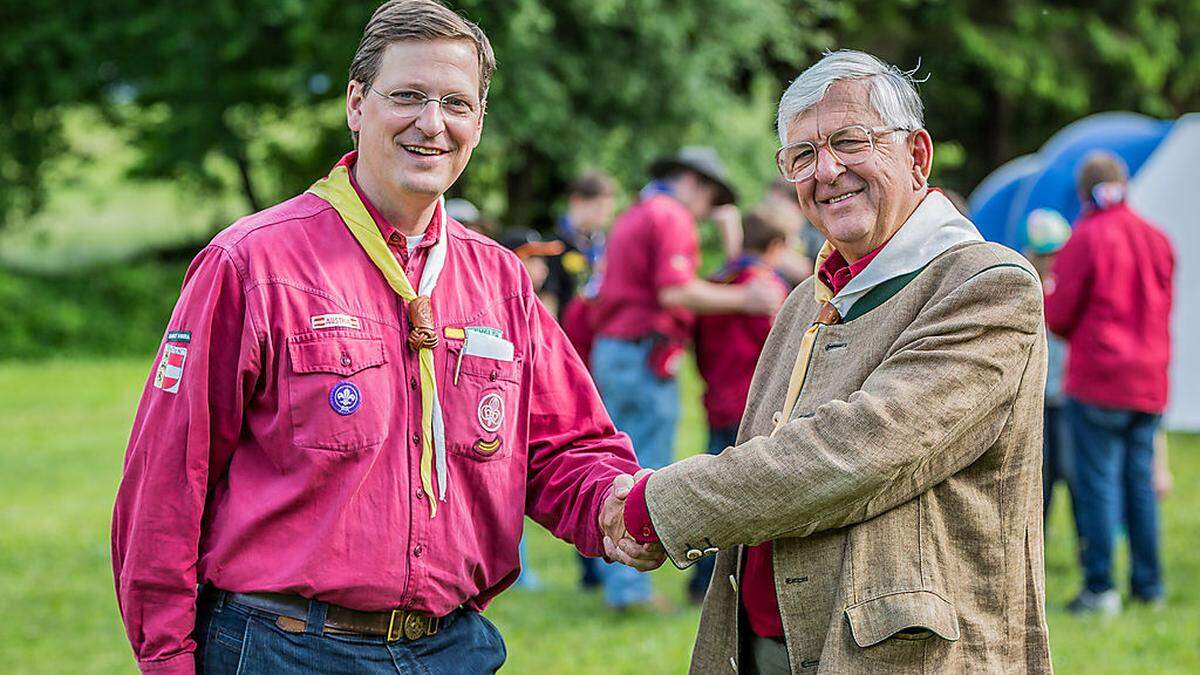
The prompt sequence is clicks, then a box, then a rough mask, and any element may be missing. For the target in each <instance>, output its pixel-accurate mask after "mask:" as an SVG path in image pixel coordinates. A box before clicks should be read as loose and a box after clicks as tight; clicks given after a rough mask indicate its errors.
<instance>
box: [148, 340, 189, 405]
mask: <svg viewBox="0 0 1200 675" xmlns="http://www.w3.org/2000/svg"><path fill="white" fill-rule="evenodd" d="M186 361H187V347H180V346H179V345H172V344H168V345H163V355H162V359H161V360H159V362H158V368H157V369H156V370H155V371H154V386H155V387H158V388H159V389H162V390H163V391H165V392H167V393H168V394H174V393H176V392H178V391H179V382H180V381H181V380H182V379H183V364H184V362H186Z"/></svg>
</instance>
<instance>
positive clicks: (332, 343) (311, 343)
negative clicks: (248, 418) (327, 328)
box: [288, 333, 387, 377]
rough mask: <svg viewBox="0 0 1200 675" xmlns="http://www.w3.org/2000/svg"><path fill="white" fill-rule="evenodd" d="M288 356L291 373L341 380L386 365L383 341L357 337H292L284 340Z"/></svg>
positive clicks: (304, 334) (313, 335) (314, 335)
mask: <svg viewBox="0 0 1200 675" xmlns="http://www.w3.org/2000/svg"><path fill="white" fill-rule="evenodd" d="M288 356H290V357H291V360H292V371H293V372H296V373H333V374H335V375H341V376H343V377H348V376H350V375H353V374H355V373H357V372H359V371H362V370H365V369H367V368H374V367H375V366H382V365H383V364H385V363H387V356H386V353H385V352H384V348H383V339H382V338H375V337H363V336H361V335H328V334H322V335H317V334H315V333H303V334H301V335H294V336H292V337H290V338H288Z"/></svg>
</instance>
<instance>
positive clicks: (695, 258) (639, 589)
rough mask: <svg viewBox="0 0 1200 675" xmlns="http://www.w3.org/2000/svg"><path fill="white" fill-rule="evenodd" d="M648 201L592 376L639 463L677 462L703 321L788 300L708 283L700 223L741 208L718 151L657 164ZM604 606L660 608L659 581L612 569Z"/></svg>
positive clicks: (771, 292)
mask: <svg viewBox="0 0 1200 675" xmlns="http://www.w3.org/2000/svg"><path fill="white" fill-rule="evenodd" d="M650 174H651V176H652V178H653V180H652V182H651V183H650V184H649V185H647V186H646V187H645V188H644V189H643V190H642V192H641V199H640V200H639V201H638V202H637V203H636V204H634V205H633V206H632V207H630V208H629V209H628V210H627V211H625V212H624V213H623V214H621V215H620V216H619V217H618V218H617V221H616V222H615V223H614V224H613V228H612V233H611V234H610V236H609V239H608V245H607V248H606V250H605V253H604V259H603V262H602V263H601V264H602V265H603V267H604V276H603V279H602V281H601V284H600V291H599V294H598V296H597V298H596V302H595V305H594V314H593V320H594V322H595V326H596V339H595V341H594V343H593V346H592V354H591V363H592V373H593V375H594V376H595V378H596V385H597V387H598V388H599V390H600V396H601V397H602V398H603V400H604V405H605V407H606V408H607V409H608V411H609V414H611V415H612V416H613V421H614V422H615V424H616V425H617V428H618V429H620V430H621V431H623V432H625V433H627V434H629V436H630V439H631V440H632V442H633V447H634V450H635V451H636V452H637V456H638V461H639V463H640V464H641V465H642V466H644V467H648V468H654V467H661V466H666V465H667V464H669V463H670V462H671V452H672V450H673V448H674V440H675V426H676V422H677V421H678V418H679V391H678V383H677V382H676V380H675V373H676V370H677V369H678V367H679V359H680V358H681V357H682V356H683V352H684V350H685V348H686V345H687V342H688V339H689V338H690V336H691V332H692V320H693V318H694V315H695V314H696V313H745V314H771V313H773V312H774V311H775V309H776V308H778V307H779V305H780V303H781V302H782V301H783V298H784V294H783V293H782V292H780V291H779V289H778V288H777V287H776V286H775V285H773V284H770V283H768V282H765V281H761V280H756V281H753V282H751V283H748V284H744V285H738V286H731V285H728V284H716V283H713V282H711V281H706V280H704V279H701V278H699V277H698V276H697V274H696V269H697V267H698V266H699V264H700V244H699V238H698V235H697V232H696V220H697V219H698V218H703V217H706V216H708V215H710V214H711V212H712V211H713V209H714V208H715V207H722V206H732V203H733V202H734V193H733V190H732V189H731V188H730V187H729V181H728V179H727V177H726V174H725V167H724V165H722V164H721V162H720V159H719V158H718V157H717V154H716V151H714V150H713V149H711V148H704V147H687V148H683V149H682V150H681V151H680V152H679V154H678V155H676V156H674V157H667V158H663V159H660V160H659V161H657V162H655V163H654V165H653V166H651V168H650ZM603 577H604V582H603V583H604V598H605V602H607V603H608V605H609V606H611V607H613V608H616V609H626V608H629V607H632V606H635V605H643V604H647V603H651V602H652V600H653V598H652V596H651V592H650V580H649V578H648V577H646V576H644V575H639V574H637V572H635V571H633V570H630V569H627V568H624V567H621V566H617V565H609V566H607V567H606V568H605V569H604V570H603Z"/></svg>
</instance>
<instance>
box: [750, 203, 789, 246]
mask: <svg viewBox="0 0 1200 675" xmlns="http://www.w3.org/2000/svg"><path fill="white" fill-rule="evenodd" d="M784 241H787V234H786V233H785V232H784V231H783V230H781V229H779V228H778V227H776V226H775V224H774V223H772V222H771V221H770V220H767V219H766V218H763V217H762V216H761V215H759V214H758V213H754V212H751V213H748V214H746V217H745V218H742V249H743V250H745V251H749V252H751V253H766V252H767V250H768V249H769V248H771V245H772V244H774V243H775V242H784Z"/></svg>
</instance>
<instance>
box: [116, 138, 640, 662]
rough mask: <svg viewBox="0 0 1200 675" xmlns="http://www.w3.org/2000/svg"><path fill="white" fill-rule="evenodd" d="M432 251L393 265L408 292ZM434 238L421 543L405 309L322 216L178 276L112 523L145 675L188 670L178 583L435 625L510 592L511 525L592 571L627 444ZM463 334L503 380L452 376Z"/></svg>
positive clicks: (566, 353)
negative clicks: (491, 337)
mask: <svg viewBox="0 0 1200 675" xmlns="http://www.w3.org/2000/svg"><path fill="white" fill-rule="evenodd" d="M342 161H343V162H344V163H347V164H349V163H352V162H353V161H354V155H353V153H352V154H351V155H348V156H347V157H346V158H344V159H343V160H342ZM369 208H371V210H372V211H373V213H374V214H375V215H376V218H377V219H378V212H377V211H374V210H373V207H369ZM380 225H381V229H383V230H384V231H385V232H386V231H387V230H386V227H384V225H383V224H382V223H380ZM436 234H437V233H436V231H433V232H430V233H427V237H426V240H425V241H423V242H422V243H421V244H420V245H418V246H417V247H416V249H415V250H414V251H412V252H409V253H411V254H410V255H408V256H407V261H406V262H405V267H406V271H407V273H408V274H409V277H410V279H411V280H412V281H413V283H414V285H416V283H417V281H418V279H419V277H420V268H421V266H422V265H423V264H424V259H425V255H424V254H423V253H422V250H423V249H426V248H427V244H429V243H432V241H433V239H434V237H435V236H436ZM444 236H447V237H449V241H448V252H447V260H446V266H445V268H444V270H443V271H442V274H441V277H440V279H439V282H438V284H437V287H436V289H435V291H434V292H433V306H434V313H435V321H436V329H437V331H438V334H439V337H440V340H439V343H438V346H437V347H436V348H435V349H434V361H435V376H436V377H437V380H438V390H439V394H440V396H441V401H442V405H443V408H444V412H445V428H446V446H447V455H448V464H449V481H448V484H449V490H448V494H447V497H446V500H445V501H444V502H441V503H440V504H439V508H438V512H437V516H436V517H435V518H432V519H431V518H430V516H429V505H428V503H427V502H426V500H428V499H431V498H432V497H433V496H432V495H429V494H426V493H425V491H424V490H423V489H422V488H421V479H420V472H419V469H418V466H419V458H420V454H421V436H420V430H421V424H420V414H421V405H420V383H419V375H418V373H419V366H418V361H417V355H416V353H415V352H413V351H412V350H410V349H409V348H408V346H407V344H406V339H407V334H408V319H407V312H406V307H405V303H404V302H402V301H401V300H400V298H399V297H398V296H397V295H396V294H395V292H394V291H392V289H391V288H390V287H389V286H388V284H387V282H386V281H385V280H384V278H383V275H382V274H380V272H379V270H378V269H377V268H376V267H375V266H374V265H373V264H372V263H371V262H370V260H369V259H368V258H367V256H366V255H365V254H364V252H363V251H362V249H361V248H360V246H359V245H358V243H357V242H356V241H355V239H354V237H353V236H352V235H351V234H350V232H349V231H348V230H347V229H346V227H345V225H344V224H343V223H342V221H341V219H340V218H339V217H338V215H337V213H336V211H334V210H333V208H332V207H330V206H329V204H327V203H326V202H325V201H323V200H321V199H319V198H317V197H315V196H313V195H310V194H303V195H300V196H298V197H295V198H293V199H291V200H289V201H287V202H284V203H282V204H280V205H277V206H275V207H272V208H270V209H267V210H266V211H263V212H260V213H256V214H254V215H251V216H249V217H247V218H244V219H242V220H241V221H239V222H238V223H236V224H235V225H233V226H232V227H231V228H229V229H227V230H225V231H224V232H222V233H221V234H219V235H217V237H216V238H215V239H214V240H213V242H212V243H211V244H210V245H209V246H208V247H206V248H205V249H204V250H203V251H201V252H200V254H199V255H198V256H197V257H196V259H195V261H194V262H193V263H192V266H191V268H190V269H189V270H188V273H187V276H186V278H185V280H184V285H183V291H182V293H181V295H180V298H179V302H178V304H177V305H176V308H175V311H174V313H173V315H172V317H171V320H170V323H169V324H168V326H167V335H166V338H165V340H164V344H163V347H162V348H161V350H160V353H159V359H158V361H156V367H155V368H154V370H153V371H152V372H151V374H150V378H149V380H148V382H147V384H146V388H145V391H144V393H143V395H142V400H141V403H140V405H139V407H138V411H137V417H136V419H135V421H134V426H133V431H132V435H131V439H130V443H129V448H128V451H127V454H126V459H125V472H124V477H123V480H122V483H121V487H120V489H119V491H118V494H117V500H116V507H115V510H114V514H113V533H112V557H113V568H114V574H115V578H116V589H117V599H118V601H119V605H120V609H121V614H122V616H123V618H124V621H125V624H126V628H127V631H128V633H129V636H130V640H131V642H132V643H133V647H134V651H135V653H136V655H137V658H138V662H139V665H140V666H141V668H142V669H143V670H145V671H165V672H184V673H188V672H191V671H192V669H193V668H194V665H193V656H192V653H191V652H192V651H193V650H194V649H195V644H194V642H193V641H192V640H191V638H190V637H189V634H190V633H191V632H192V630H193V628H194V626H195V617H196V615H195V601H196V585H197V584H198V583H210V584H212V585H214V586H216V587H218V588H222V589H225V590H229V591H236V592H255V591H276V592H283V593H293V594H298V595H302V596H305V597H309V598H316V599H319V600H324V601H328V602H332V603H335V604H338V605H343V606H346V607H351V608H354V609H359V610H367V611H381V610H387V609H391V608H397V607H399V608H406V609H412V610H418V611H422V612H428V613H431V614H435V615H444V614H447V613H449V612H450V611H452V610H453V609H455V608H456V607H458V606H460V605H466V606H467V607H469V608H472V609H476V610H479V609H482V608H484V607H485V606H486V605H487V604H488V602H489V601H490V600H491V599H492V598H493V597H494V596H495V595H496V594H497V593H499V592H500V591H501V590H503V589H504V588H505V587H507V586H508V585H510V584H511V583H512V582H513V580H514V579H516V577H517V574H518V572H519V567H518V565H519V563H518V555H517V544H518V541H519V540H520V536H521V529H522V521H523V518H524V516H525V515H526V514H528V515H529V516H531V517H532V518H533V519H534V520H536V521H538V522H539V523H541V524H542V525H544V526H545V527H546V528H547V529H549V530H550V531H551V532H552V533H554V534H555V535H556V536H558V537H560V538H563V539H566V540H568V541H572V542H574V543H575V544H576V546H577V548H578V549H579V550H580V551H581V552H582V553H584V554H586V555H593V556H594V555H600V554H601V553H602V544H601V533H600V531H599V525H598V522H597V516H598V513H599V509H600V506H601V503H602V501H603V498H604V496H605V494H606V493H607V491H608V489H609V487H610V485H611V482H612V479H613V478H614V477H615V476H616V475H618V474H621V473H633V472H634V471H636V470H637V468H638V467H637V464H636V462H635V459H634V455H633V452H632V449H631V448H630V445H629V441H628V438H627V437H626V436H625V435H623V434H620V433H618V432H617V431H616V430H615V429H614V427H613V425H612V422H611V421H610V420H609V417H608V414H607V413H606V412H605V410H604V407H603V406H602V404H601V402H600V398H599V396H598V394H597V393H596V389H595V386H594V385H593V384H592V381H591V379H590V377H589V376H588V374H587V370H586V369H585V368H584V365H583V363H582V362H581V361H580V360H579V358H578V357H577V356H576V355H575V351H574V350H573V349H572V348H571V347H570V345H569V343H568V342H567V339H566V337H565V336H564V335H563V333H562V331H561V330H560V329H559V328H558V325H557V324H556V322H555V321H554V318H553V317H551V316H550V315H549V314H548V313H547V312H546V310H545V308H544V307H543V306H542V304H541V302H539V301H538V299H537V296H536V295H535V294H534V292H533V289H532V287H531V284H530V280H529V276H528V274H527V273H526V272H525V270H524V267H523V266H522V264H521V263H520V261H519V260H518V259H517V257H516V256H515V255H513V254H512V253H511V252H509V251H507V250H505V249H504V248H503V247H501V246H500V245H499V244H496V243H495V242H493V241H491V240H489V239H486V238H484V237H482V236H480V235H477V234H475V233H473V232H470V231H469V230H467V229H466V228H464V227H462V226H461V225H460V224H458V223H456V222H453V221H448V222H447V223H446V231H445V233H444ZM464 326H483V327H489V328H494V329H497V330H499V331H501V332H502V334H503V337H504V339H506V340H509V341H511V342H512V343H513V346H514V352H515V356H514V358H513V360H512V361H511V362H507V361H501V360H495V359H490V358H485V357H481V356H474V355H461V351H462V349H463V340H462V339H461V332H459V331H457V330H451V331H450V334H447V333H446V329H447V328H452V329H457V328H462V327H464ZM456 336H457V337H456ZM460 356H461V358H460ZM348 394H356V395H348ZM497 440H498V441H499V447H498V448H497V447H494V443H495V441H497Z"/></svg>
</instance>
